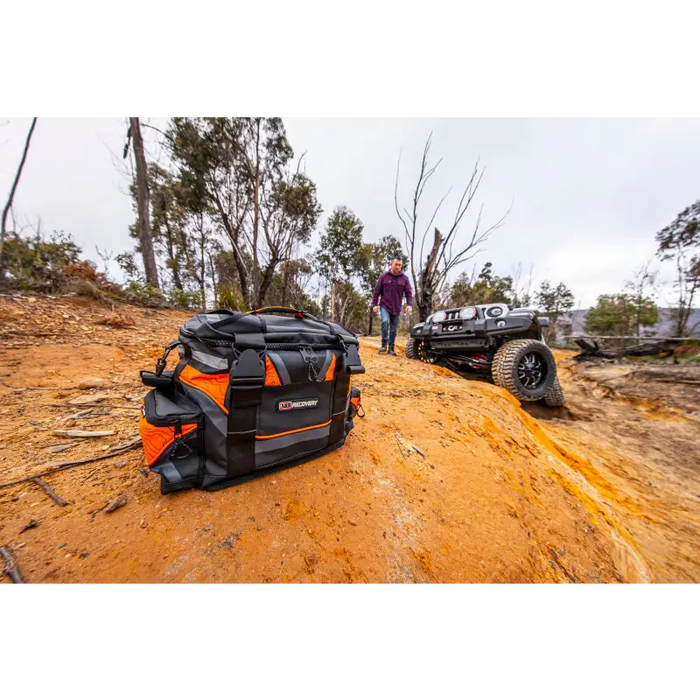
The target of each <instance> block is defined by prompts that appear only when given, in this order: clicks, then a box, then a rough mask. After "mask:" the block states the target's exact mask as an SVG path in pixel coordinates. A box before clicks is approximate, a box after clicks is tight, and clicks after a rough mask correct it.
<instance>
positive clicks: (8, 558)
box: [0, 547, 24, 583]
mask: <svg viewBox="0 0 700 700" xmlns="http://www.w3.org/2000/svg"><path fill="white" fill-rule="evenodd" d="M0 556H1V557H2V558H3V560H4V561H5V567H4V568H3V572H4V573H5V574H7V575H8V576H9V577H10V578H11V579H12V582H13V583H24V579H23V578H22V574H21V572H20V570H19V566H18V565H17V560H16V559H15V555H14V554H12V552H11V551H10V550H9V549H8V548H7V547H0Z"/></svg>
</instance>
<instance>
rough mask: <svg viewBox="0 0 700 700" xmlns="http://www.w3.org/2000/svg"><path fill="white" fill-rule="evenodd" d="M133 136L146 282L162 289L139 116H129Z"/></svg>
mask: <svg viewBox="0 0 700 700" xmlns="http://www.w3.org/2000/svg"><path fill="white" fill-rule="evenodd" d="M129 124H130V130H131V138H132V139H133V140H134V156H135V159H136V188H137V197H136V203H137V205H138V211H139V236H140V239H141V254H142V255H143V267H144V270H145V271H146V283H147V284H149V285H150V286H151V287H155V288H156V289H160V284H159V282H158V268H157V267H156V256H155V252H154V250H153V239H152V237H151V215H150V206H149V205H150V202H149V199H150V197H149V193H148V166H147V165H146V155H145V153H144V150H143V137H142V136H141V122H140V120H139V118H138V117H129Z"/></svg>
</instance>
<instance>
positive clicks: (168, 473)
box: [153, 462, 182, 484]
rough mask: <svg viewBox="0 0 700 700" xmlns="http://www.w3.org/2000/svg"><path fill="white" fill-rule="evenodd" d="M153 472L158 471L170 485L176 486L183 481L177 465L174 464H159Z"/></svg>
mask: <svg viewBox="0 0 700 700" xmlns="http://www.w3.org/2000/svg"><path fill="white" fill-rule="evenodd" d="M153 471H157V472H158V473H159V474H161V475H162V476H163V478H164V479H165V480H166V481H167V482H168V483H171V484H174V483H176V482H178V481H180V480H181V479H182V476H180V472H179V471H178V470H177V469H175V465H174V464H173V463H172V462H164V463H163V464H159V465H158V466H157V467H156V468H155V469H154V470H153Z"/></svg>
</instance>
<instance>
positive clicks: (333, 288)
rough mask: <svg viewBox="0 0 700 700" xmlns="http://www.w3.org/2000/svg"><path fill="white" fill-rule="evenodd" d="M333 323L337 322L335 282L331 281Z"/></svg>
mask: <svg viewBox="0 0 700 700" xmlns="http://www.w3.org/2000/svg"><path fill="white" fill-rule="evenodd" d="M331 321H332V322H335V280H331Z"/></svg>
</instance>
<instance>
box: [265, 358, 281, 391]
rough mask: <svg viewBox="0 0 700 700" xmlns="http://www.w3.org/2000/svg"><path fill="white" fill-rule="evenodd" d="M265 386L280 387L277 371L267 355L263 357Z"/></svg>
mask: <svg viewBox="0 0 700 700" xmlns="http://www.w3.org/2000/svg"><path fill="white" fill-rule="evenodd" d="M265 386H282V382H281V381H280V378H279V375H278V374H277V370H276V369H275V366H274V365H273V364H272V361H271V360H270V358H269V357H267V355H266V356H265Z"/></svg>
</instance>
